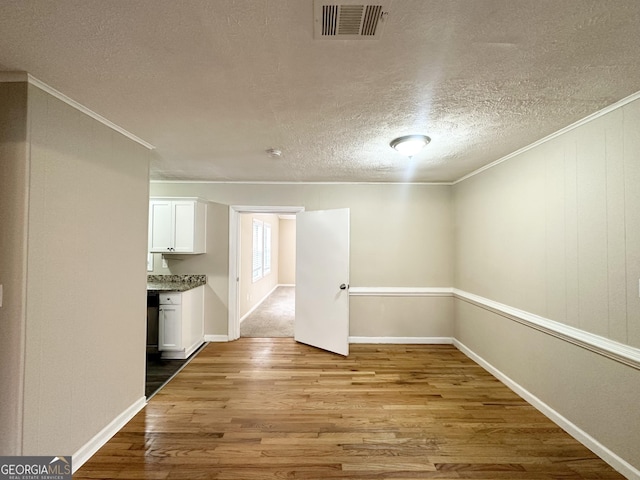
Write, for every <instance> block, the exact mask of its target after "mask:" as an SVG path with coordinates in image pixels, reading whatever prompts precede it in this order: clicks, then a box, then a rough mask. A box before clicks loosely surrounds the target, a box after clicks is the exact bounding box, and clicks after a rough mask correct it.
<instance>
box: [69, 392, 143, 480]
mask: <svg viewBox="0 0 640 480" xmlns="http://www.w3.org/2000/svg"><path fill="white" fill-rule="evenodd" d="M145 405H146V399H145V397H140V398H139V399H138V400H136V401H135V402H134V403H133V404H131V406H129V407H128V408H127V409H126V410H125V411H124V412H122V413H121V414H120V415H118V416H117V417H116V418H114V419H113V420H112V421H111V423H109V425H107V426H106V427H104V428H103V429H102V430H101V431H100V432H99V433H98V434H97V435H96V436H95V437H93V438H92V439H91V440H89V441H88V442H87V443H85V444H84V445H83V446H82V447H80V448H79V449H78V451H77V452H76V453H74V454H73V456H72V459H73V461H72V463H73V472H72V473H76V471H77V470H78V469H79V468H80V467H81V466H82V465H84V464H85V462H86V461H87V460H89V459H90V458H91V457H92V456H93V454H94V453H96V452H97V451H98V450H99V449H100V448H101V447H102V446H103V445H104V444H105V443H107V442H108V441H109V440H110V439H111V437H113V436H114V435H115V434H116V433H118V431H119V430H120V429H121V428H122V427H124V426H125V425H126V424H127V422H128V421H129V420H131V419H132V418H133V417H134V416H135V415H136V413H138V412H139V411H140V410H142V409H143V408H144V406H145Z"/></svg>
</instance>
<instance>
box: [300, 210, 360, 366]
mask: <svg viewBox="0 0 640 480" xmlns="http://www.w3.org/2000/svg"><path fill="white" fill-rule="evenodd" d="M294 338H295V340H296V341H298V342H302V343H306V344H308V345H312V346H314V347H318V348H322V349H324V350H329V351H330V352H334V353H339V354H340V355H345V356H346V355H348V354H349V209H348V208H343V209H338V210H319V211H310V212H300V213H298V214H297V215H296V317H295V323H294Z"/></svg>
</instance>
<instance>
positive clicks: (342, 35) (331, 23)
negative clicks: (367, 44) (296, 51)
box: [314, 0, 387, 40]
mask: <svg viewBox="0 0 640 480" xmlns="http://www.w3.org/2000/svg"><path fill="white" fill-rule="evenodd" d="M386 14H387V12H386V11H385V9H384V4H383V3H379V4H376V5H365V4H362V3H357V0H356V1H352V0H338V1H337V2H335V3H333V2H331V1H326V0H325V1H323V0H316V1H315V4H314V16H315V18H314V23H315V38H323V39H339V40H351V39H367V38H368V39H373V38H377V37H379V36H380V34H381V33H382V25H383V24H384V17H385V15H386Z"/></svg>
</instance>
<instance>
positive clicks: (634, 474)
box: [453, 339, 640, 480]
mask: <svg viewBox="0 0 640 480" xmlns="http://www.w3.org/2000/svg"><path fill="white" fill-rule="evenodd" d="M453 345H454V346H455V347H456V348H457V349H458V350H460V351H461V352H462V353H464V354H465V355H466V356H467V357H469V358H470V359H471V360H473V361H474V362H476V363H477V364H479V365H480V366H481V367H483V368H484V369H485V370H487V371H488V372H489V373H491V374H492V375H493V376H494V377H496V378H497V379H498V380H500V381H501V382H502V383H504V384H505V385H506V386H507V387H509V388H510V389H511V390H513V391H514V392H515V393H517V394H518V395H520V396H521V397H522V398H524V399H525V400H526V401H527V402H529V403H530V404H531V405H533V406H534V407H535V408H537V409H538V410H539V411H540V412H542V413H543V414H544V415H545V416H546V417H547V418H549V419H550V420H551V421H553V422H554V423H555V424H556V425H558V426H559V427H560V428H562V429H563V430H564V431H566V432H567V433H568V434H569V435H571V436H572V437H573V438H575V439H576V440H577V441H579V442H580V443H582V444H583V445H584V446H586V447H587V448H588V449H590V450H591V451H592V452H593V453H595V454H596V455H598V456H599V457H600V458H602V459H603V460H604V461H605V462H607V463H608V464H609V465H611V466H612V467H613V468H615V469H616V470H617V471H618V472H620V473H621V474H622V475H624V476H625V477H627V478H628V479H633V480H640V470H638V469H637V468H636V467H634V466H633V465H631V464H630V463H629V462H627V461H626V460H624V459H623V458H621V457H619V456H618V455H616V454H615V453H614V452H612V451H611V450H609V449H608V448H607V447H605V446H604V445H602V444H601V443H600V442H598V441H597V440H596V439H595V438H593V437H592V436H591V435H589V434H588V433H587V432H585V431H584V430H582V429H581V428H579V427H578V426H577V425H575V424H574V423H572V422H570V421H569V420H568V419H567V418H565V417H564V416H562V415H561V414H560V413H558V412H557V411H555V410H554V409H553V408H551V407H550V406H549V405H547V404H546V403H544V402H543V401H542V400H540V399H539V398H538V397H536V396H535V395H534V394H532V393H531V392H529V391H528V390H527V389H525V388H524V387H523V386H521V385H520V384H518V383H516V382H515V381H513V380H512V379H511V378H509V377H508V376H507V375H505V374H504V373H502V372H501V371H500V370H498V369H497V368H496V367H494V366H493V365H491V364H490V363H489V362H487V361H486V360H485V359H484V358H482V357H481V356H479V355H478V354H476V353H475V352H473V351H472V350H471V349H470V348H468V347H467V346H466V345H464V344H463V343H461V342H460V341H458V340H456V339H453Z"/></svg>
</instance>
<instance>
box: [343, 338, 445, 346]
mask: <svg viewBox="0 0 640 480" xmlns="http://www.w3.org/2000/svg"><path fill="white" fill-rule="evenodd" d="M349 343H388V344H407V345H451V344H452V343H453V338H451V337H349Z"/></svg>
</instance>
